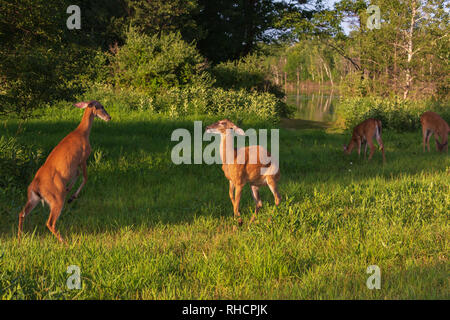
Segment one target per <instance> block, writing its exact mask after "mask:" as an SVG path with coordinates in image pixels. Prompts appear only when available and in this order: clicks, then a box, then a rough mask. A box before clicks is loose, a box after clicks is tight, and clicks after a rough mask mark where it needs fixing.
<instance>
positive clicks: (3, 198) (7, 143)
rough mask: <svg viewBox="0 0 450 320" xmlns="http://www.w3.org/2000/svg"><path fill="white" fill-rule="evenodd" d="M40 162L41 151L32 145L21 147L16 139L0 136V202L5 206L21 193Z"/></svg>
mask: <svg viewBox="0 0 450 320" xmlns="http://www.w3.org/2000/svg"><path fill="white" fill-rule="evenodd" d="M41 160H42V150H40V149H36V147H35V146H34V145H22V144H20V143H19V142H18V141H17V138H14V137H7V136H4V135H2V136H0V168H1V170H0V190H1V192H0V202H2V203H5V204H6V203H8V202H9V201H10V199H11V198H13V197H16V196H17V194H20V193H23V190H24V186H26V183H27V182H29V180H30V177H31V176H32V174H34V173H35V171H36V169H37V168H38V165H39V163H40V162H41ZM2 209H4V208H3V207H0V210H2Z"/></svg>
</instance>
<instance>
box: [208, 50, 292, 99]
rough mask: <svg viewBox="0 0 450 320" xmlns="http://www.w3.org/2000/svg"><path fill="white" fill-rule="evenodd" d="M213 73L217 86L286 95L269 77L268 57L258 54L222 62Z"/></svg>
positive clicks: (214, 68)
mask: <svg viewBox="0 0 450 320" xmlns="http://www.w3.org/2000/svg"><path fill="white" fill-rule="evenodd" d="M212 74H213V75H214V77H215V79H216V82H215V85H216V86H217V87H221V88H224V89H236V90H239V89H246V90H248V91H260V92H270V93H273V94H274V95H276V96H277V97H279V98H282V97H284V93H283V92H282V91H281V89H280V88H279V87H278V86H276V85H275V84H273V82H272V81H271V80H270V79H269V75H270V67H269V65H268V64H267V63H266V58H265V57H263V56H260V55H257V54H251V55H248V56H246V57H243V58H241V59H239V60H235V61H228V62H222V63H220V64H218V65H216V66H214V67H213V68H212Z"/></svg>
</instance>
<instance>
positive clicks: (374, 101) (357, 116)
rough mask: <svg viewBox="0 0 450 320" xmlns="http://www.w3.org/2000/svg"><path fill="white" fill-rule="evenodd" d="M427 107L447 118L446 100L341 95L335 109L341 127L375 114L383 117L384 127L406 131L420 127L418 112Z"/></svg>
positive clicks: (448, 113)
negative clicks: (347, 96) (341, 97)
mask: <svg viewBox="0 0 450 320" xmlns="http://www.w3.org/2000/svg"><path fill="white" fill-rule="evenodd" d="M428 110H431V111H435V112H437V113H439V114H440V115H441V116H442V117H443V118H444V119H446V121H447V122H448V121H449V120H450V108H449V106H448V103H440V102H437V101H431V100H430V101H411V100H403V99H400V98H392V99H388V98H382V97H364V98H362V97H356V98H343V99H341V100H340V101H339V103H338V106H337V108H336V113H337V115H338V117H339V118H340V119H341V120H343V121H344V127H345V128H347V129H351V128H353V127H354V126H356V125H357V124H359V123H360V122H362V121H364V120H365V119H368V118H376V119H379V120H381V121H382V123H383V127H384V128H389V129H394V130H396V131H408V130H416V129H418V128H420V126H421V125H420V115H421V114H422V113H424V112H425V111H428Z"/></svg>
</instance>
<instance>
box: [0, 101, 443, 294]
mask: <svg viewBox="0 0 450 320" xmlns="http://www.w3.org/2000/svg"><path fill="white" fill-rule="evenodd" d="M105 106H106V109H107V110H108V112H109V113H110V114H111V116H112V121H111V122H109V123H103V122H101V121H96V122H95V124H94V126H93V130H92V135H91V144H92V147H93V153H92V155H91V157H90V159H89V163H88V170H89V178H88V183H87V185H86V187H85V188H84V189H83V191H82V193H81V195H80V197H79V199H77V200H76V201H75V202H73V203H72V204H70V205H66V206H65V208H64V210H63V213H62V215H61V217H60V219H59V220H58V223H57V228H59V230H60V231H61V233H62V235H63V237H65V238H66V240H67V242H68V245H67V246H63V245H60V244H59V243H58V242H57V240H56V239H55V238H54V237H53V236H52V235H51V234H50V232H49V231H48V230H47V229H46V227H45V221H46V219H47V217H48V207H42V206H38V207H36V209H35V210H34V211H33V212H32V213H31V214H30V215H29V216H28V217H27V220H26V222H25V228H24V231H25V237H24V239H23V242H22V243H21V244H18V242H17V240H16V232H17V220H18V213H19V211H20V209H21V207H22V206H23V204H24V203H25V200H26V186H27V183H29V182H30V181H31V179H32V176H33V174H34V171H28V177H27V179H25V180H26V182H25V181H23V182H18V183H19V187H21V188H22V190H23V191H22V192H21V193H11V194H10V193H7V194H4V195H3V196H4V197H3V198H2V199H8V201H7V202H3V201H2V202H1V203H0V209H1V210H0V221H1V222H0V297H1V298H3V299H214V298H218V299H341V298H349V299H435V298H436V299H448V298H450V295H449V292H450V290H449V282H448V274H449V263H448V252H449V246H448V240H449V232H450V227H449V221H450V220H449V212H450V210H449V203H450V201H449V200H450V199H449V198H450V196H449V195H450V192H449V182H450V181H449V174H450V162H449V158H448V155H445V154H439V153H436V152H431V153H422V152H421V144H420V143H421V138H420V132H418V131H417V132H409V133H396V132H392V131H390V130H385V131H384V132H383V140H384V142H385V148H386V157H387V163H386V165H384V166H383V165H382V161H381V155H380V153H379V152H377V153H375V155H374V158H373V159H372V161H371V162H370V163H367V162H366V161H364V160H363V159H358V157H357V155H355V154H353V155H350V156H344V154H343V153H342V149H341V148H342V144H343V143H345V142H347V140H348V139H349V136H348V135H343V134H339V133H327V132H326V131H324V130H321V129H308V130H287V129H281V131H280V167H281V180H280V183H279V187H280V192H281V194H282V196H283V201H282V203H281V205H280V206H279V207H277V208H276V207H275V206H274V201H273V196H272V195H271V193H270V191H269V190H268V189H267V188H262V189H261V197H262V199H263V204H264V207H263V209H261V211H260V214H259V217H258V220H257V223H256V224H253V225H249V224H248V221H249V219H250V215H251V213H252V212H253V209H254V207H253V206H254V203H253V200H252V198H251V195H250V190H249V188H248V187H246V188H245V189H244V193H243V197H242V203H241V210H242V215H243V217H244V225H243V227H241V228H238V227H237V224H236V222H235V221H234V219H233V218H232V215H233V213H232V206H231V202H230V199H229V197H228V189H227V188H228V182H227V181H226V179H225V177H224V175H223V172H222V171H221V168H220V165H205V164H203V165H178V166H177V165H174V164H173V163H172V162H171V160H170V152H171V148H172V147H173V145H175V144H176V142H171V141H170V135H171V132H172V131H173V130H174V129H176V128H180V127H184V128H187V129H189V130H191V131H192V130H193V122H192V121H193V120H203V121H204V124H205V125H207V124H209V123H211V122H213V121H215V120H217V118H214V117H205V116H202V117H200V116H198V117H194V116H191V117H187V118H185V119H184V120H176V119H173V118H171V117H169V116H161V115H154V114H151V113H145V112H138V111H131V110H127V111H124V110H123V109H121V108H110V109H109V108H108V105H107V104H105ZM55 110H56V109H55V108H54V109H52V111H50V110H48V111H47V113H46V114H42V115H41V117H40V118H38V119H34V120H31V121H29V122H27V123H26V124H25V125H24V132H23V133H22V134H21V135H20V136H18V137H17V143H18V144H19V145H23V146H28V145H30V146H31V145H32V146H34V147H33V148H36V150H42V152H43V154H44V155H47V154H48V153H49V152H50V150H51V149H52V148H53V147H54V146H55V145H56V144H57V143H58V142H59V140H60V139H61V138H63V137H64V136H65V135H66V134H67V133H68V132H69V131H70V130H72V129H73V128H75V127H76V125H77V124H78V121H79V120H80V118H81V113H80V110H78V109H75V108H72V109H69V107H67V106H66V107H63V106H61V110H59V111H55ZM231 120H234V119H231ZM17 125H18V124H17V123H16V122H15V121H8V122H7V123H6V129H7V131H8V132H14V131H15V129H16V127H17ZM240 125H241V126H242V127H243V128H244V129H247V128H249V127H254V128H259V127H267V123H262V122H258V121H256V120H243V121H242V122H241V123H240ZM1 130H2V131H1V135H2V136H6V130H5V129H4V128H2V129H1ZM43 160H44V158H40V159H39V160H38V161H39V164H41V163H42V162H43ZM2 170H3V168H2ZM1 192H2V193H4V192H5V191H4V190H3V189H2V191H1ZM269 217H270V218H271V222H269ZM69 265H77V266H79V267H80V269H81V277H82V289H81V290H69V289H68V288H67V286H66V281H67V278H68V277H69V274H67V273H66V270H67V267H68V266H69ZM369 265H378V266H379V267H380V268H381V289H380V290H369V289H368V288H367V287H366V280H367V278H368V277H369V274H366V268H367V266H369Z"/></svg>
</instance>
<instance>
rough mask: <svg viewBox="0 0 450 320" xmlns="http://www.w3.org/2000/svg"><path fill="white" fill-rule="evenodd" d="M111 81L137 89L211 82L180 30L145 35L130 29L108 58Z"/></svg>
mask: <svg viewBox="0 0 450 320" xmlns="http://www.w3.org/2000/svg"><path fill="white" fill-rule="evenodd" d="M111 68H112V73H113V78H114V84H115V85H116V86H118V87H121V88H130V87H133V88H135V89H137V90H140V91H151V92H156V91H158V90H159V89H160V88H171V87H178V86H186V85H191V84H196V83H199V82H200V83H201V82H205V81H211V79H210V77H209V75H208V74H207V73H206V72H205V69H206V62H205V59H204V58H203V57H202V56H201V55H200V54H199V53H198V51H197V49H196V48H195V46H194V45H193V44H188V43H186V42H185V41H183V39H182V38H181V35H180V34H179V33H168V34H161V36H158V35H154V36H148V35H145V34H142V33H139V32H137V31H136V30H134V29H130V30H129V31H128V33H127V40H126V43H125V44H124V45H123V46H122V47H121V48H117V49H116V52H115V54H114V55H113V56H112V57H111Z"/></svg>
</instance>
